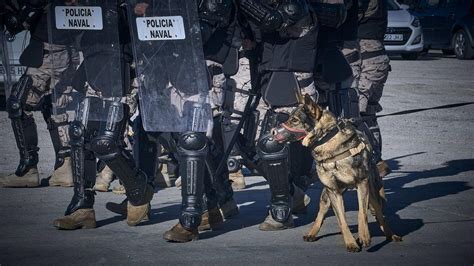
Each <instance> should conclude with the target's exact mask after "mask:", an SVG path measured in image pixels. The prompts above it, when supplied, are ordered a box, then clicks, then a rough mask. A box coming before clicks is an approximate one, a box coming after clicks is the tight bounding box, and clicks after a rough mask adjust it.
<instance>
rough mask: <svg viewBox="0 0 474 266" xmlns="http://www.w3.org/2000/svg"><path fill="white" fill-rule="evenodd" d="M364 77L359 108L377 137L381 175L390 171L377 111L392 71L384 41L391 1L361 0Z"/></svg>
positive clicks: (362, 69)
mask: <svg viewBox="0 0 474 266" xmlns="http://www.w3.org/2000/svg"><path fill="white" fill-rule="evenodd" d="M358 14H359V29H358V37H359V46H360V55H361V63H360V70H359V72H360V77H359V80H358V90H359V108H360V113H361V116H362V119H363V121H364V122H365V123H366V124H367V126H368V128H369V130H370V134H371V138H372V139H373V147H374V152H375V154H376V162H377V167H378V169H379V173H380V176H382V177H384V176H385V175H387V174H389V173H390V171H391V170H390V168H389V166H388V164H387V163H386V162H385V161H383V160H382V135H381V132H380V127H379V125H378V122H377V116H376V114H377V113H378V112H380V111H382V106H381V105H380V98H381V97H382V94H383V88H384V85H385V82H386V81H387V78H388V73H389V72H390V59H389V57H388V56H387V53H386V51H385V47H384V44H383V40H384V36H385V32H386V30H387V15H388V13H387V4H386V2H385V1H383V0H359V13H358Z"/></svg>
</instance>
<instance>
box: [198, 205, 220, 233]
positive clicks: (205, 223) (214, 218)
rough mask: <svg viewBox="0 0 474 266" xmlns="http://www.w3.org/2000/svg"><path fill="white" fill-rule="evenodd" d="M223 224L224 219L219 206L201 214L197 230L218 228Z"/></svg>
mask: <svg viewBox="0 0 474 266" xmlns="http://www.w3.org/2000/svg"><path fill="white" fill-rule="evenodd" d="M223 226H224V219H223V218H222V215H221V212H220V210H219V208H212V209H210V210H208V211H206V212H204V213H203V214H202V215H201V224H200V225H199V227H198V230H199V231H207V230H219V229H221V228H222V227H223Z"/></svg>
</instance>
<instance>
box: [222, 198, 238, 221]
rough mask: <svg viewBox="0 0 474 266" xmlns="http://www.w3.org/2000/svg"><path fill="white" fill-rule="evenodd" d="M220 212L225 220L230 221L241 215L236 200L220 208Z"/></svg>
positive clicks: (229, 201)
mask: <svg viewBox="0 0 474 266" xmlns="http://www.w3.org/2000/svg"><path fill="white" fill-rule="evenodd" d="M220 211H221V214H222V216H223V217H224V218H225V219H229V218H231V217H234V216H236V215H238V214H239V206H237V203H235V201H234V199H230V200H228V201H226V202H225V203H224V204H222V205H221V206H220Z"/></svg>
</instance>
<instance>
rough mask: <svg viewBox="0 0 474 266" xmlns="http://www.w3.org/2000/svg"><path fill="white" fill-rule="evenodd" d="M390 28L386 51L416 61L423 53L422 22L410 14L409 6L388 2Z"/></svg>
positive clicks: (390, 0)
mask: <svg viewBox="0 0 474 266" xmlns="http://www.w3.org/2000/svg"><path fill="white" fill-rule="evenodd" d="M387 9H388V26H387V32H386V33H385V39H384V44H385V50H387V53H388V54H401V56H402V58H403V59H408V60H416V59H417V58H418V57H419V55H420V52H421V51H423V31H422V29H421V24H420V20H419V19H418V18H417V17H415V16H413V15H412V14H410V13H409V12H408V10H407V9H408V6H406V5H400V4H398V3H397V2H396V1H395V0H387Z"/></svg>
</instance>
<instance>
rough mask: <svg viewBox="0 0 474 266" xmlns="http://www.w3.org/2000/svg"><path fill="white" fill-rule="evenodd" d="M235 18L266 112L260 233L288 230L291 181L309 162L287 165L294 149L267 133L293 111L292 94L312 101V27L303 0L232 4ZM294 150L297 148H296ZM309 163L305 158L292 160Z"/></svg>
mask: <svg viewBox="0 0 474 266" xmlns="http://www.w3.org/2000/svg"><path fill="white" fill-rule="evenodd" d="M238 5H239V8H240V12H242V13H243V14H244V15H245V16H246V17H247V18H248V20H249V21H250V23H251V26H252V29H253V32H254V35H255V36H256V38H255V39H256V41H257V49H258V51H259V52H258V61H259V64H258V70H259V77H258V81H257V82H258V84H259V86H261V90H262V91H261V93H262V97H263V100H264V101H265V102H266V104H267V111H266V114H265V118H264V120H263V122H262V130H261V134H260V137H259V140H258V143H257V154H258V159H259V168H260V172H261V173H262V174H263V176H264V177H265V178H266V179H267V182H268V184H269V186H270V192H271V201H270V202H271V204H270V211H269V215H268V216H267V218H266V219H265V221H264V222H263V223H262V224H260V227H259V228H260V230H264V231H272V230H283V229H287V228H292V227H293V226H294V223H293V217H292V215H291V213H292V195H294V194H295V193H294V188H295V187H294V186H293V185H292V179H293V178H294V177H298V176H301V175H303V174H309V171H310V169H311V161H310V162H309V163H304V162H302V163H303V164H304V165H301V164H300V165H297V164H298V163H297V161H296V160H293V159H294V158H295V157H296V156H294V155H293V156H292V154H295V153H293V152H295V151H296V150H298V151H300V152H301V149H300V148H301V147H298V146H296V145H294V146H293V145H292V146H293V147H290V145H287V144H279V143H278V142H276V141H275V140H274V139H273V138H272V135H271V133H270V129H271V128H272V127H274V126H276V125H277V124H278V123H281V122H284V121H286V119H287V118H288V114H289V112H291V110H292V109H293V108H294V106H297V96H296V95H297V94H300V93H301V94H302V93H307V94H309V95H311V96H312V97H315V94H316V91H315V87H314V82H313V76H312V73H313V68H314V58H315V53H316V41H315V40H316V36H317V24H316V20H315V19H314V14H313V13H312V12H310V9H309V7H308V4H307V2H306V1H304V0H290V1H255V0H241V1H238ZM308 59H309V60H308ZM297 145H298V144H297ZM298 156H301V157H302V158H305V159H306V158H309V160H311V155H310V154H309V152H308V153H306V156H305V155H301V153H300V154H299V155H298Z"/></svg>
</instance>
